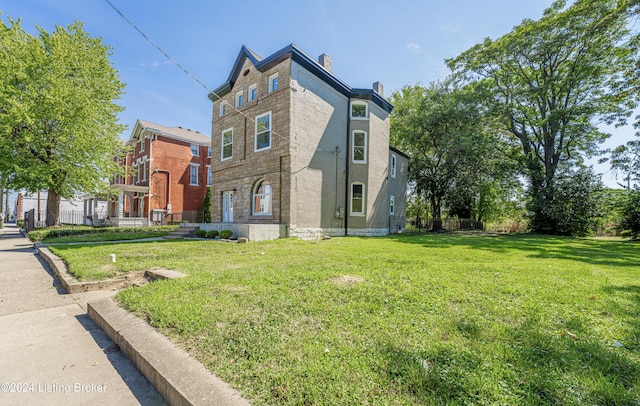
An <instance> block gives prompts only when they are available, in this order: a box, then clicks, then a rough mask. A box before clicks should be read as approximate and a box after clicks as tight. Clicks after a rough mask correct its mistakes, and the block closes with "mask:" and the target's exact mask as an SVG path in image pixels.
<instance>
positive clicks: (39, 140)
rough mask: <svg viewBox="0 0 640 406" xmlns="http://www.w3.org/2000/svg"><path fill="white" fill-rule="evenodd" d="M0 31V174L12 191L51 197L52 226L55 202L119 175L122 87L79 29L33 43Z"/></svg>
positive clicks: (17, 30) (105, 50)
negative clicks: (117, 160) (42, 193)
mask: <svg viewBox="0 0 640 406" xmlns="http://www.w3.org/2000/svg"><path fill="white" fill-rule="evenodd" d="M0 31H1V35H0V77H2V78H3V82H2V83H3V86H2V88H0V137H1V138H2V143H0V156H2V157H3V158H2V159H1V160H0V172H1V173H3V174H4V175H5V176H7V180H8V182H9V187H10V188H12V189H16V190H18V189H26V190H28V191H30V192H35V191H36V190H48V191H49V198H50V200H51V201H49V202H47V223H48V225H53V224H57V222H58V213H59V199H60V197H65V198H71V197H72V196H73V195H75V194H77V193H78V192H82V191H84V192H100V191H105V190H106V189H107V187H108V180H109V179H110V178H111V177H112V175H114V174H116V173H117V172H118V171H119V170H120V168H119V165H117V164H116V162H114V159H113V158H114V157H115V156H117V155H119V154H120V153H121V152H122V151H121V148H122V147H121V142H120V140H119V134H120V133H121V132H122V131H123V130H124V127H123V126H122V125H120V124H119V123H118V118H117V115H118V113H119V112H120V111H122V108H121V107H120V106H118V105H116V104H115V103H114V100H116V99H118V98H119V97H120V95H121V94H122V92H123V88H124V84H123V83H122V82H120V79H119V78H118V75H117V72H116V70H115V69H114V68H113V66H112V64H111V62H110V61H109V56H110V52H111V51H110V48H109V47H108V46H105V45H103V44H102V41H101V39H100V38H92V37H91V36H90V35H89V34H88V33H87V32H85V31H84V30H83V26H82V24H81V23H79V22H75V23H73V24H71V25H69V26H68V27H67V28H63V27H60V26H57V27H56V28H55V29H54V30H53V32H51V33H48V32H46V31H44V30H43V29H39V35H38V36H32V35H29V34H27V33H26V32H25V31H24V30H23V29H22V27H20V23H19V22H15V21H12V20H10V21H9V25H6V24H5V23H4V21H2V20H0ZM50 223H52V224H50Z"/></svg>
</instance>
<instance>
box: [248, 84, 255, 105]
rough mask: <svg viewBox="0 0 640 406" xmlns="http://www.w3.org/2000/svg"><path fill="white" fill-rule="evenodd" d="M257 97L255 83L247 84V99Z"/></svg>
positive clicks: (250, 99) (251, 99)
mask: <svg viewBox="0 0 640 406" xmlns="http://www.w3.org/2000/svg"><path fill="white" fill-rule="evenodd" d="M257 98H258V87H257V86H256V85H251V86H249V92H248V93H247V101H250V102H251V101H254V100H255V99H257Z"/></svg>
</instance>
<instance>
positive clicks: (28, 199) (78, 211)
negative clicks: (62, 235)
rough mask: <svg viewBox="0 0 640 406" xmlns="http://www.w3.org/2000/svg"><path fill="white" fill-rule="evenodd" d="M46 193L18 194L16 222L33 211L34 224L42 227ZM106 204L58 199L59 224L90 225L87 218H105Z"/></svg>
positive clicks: (78, 199)
mask: <svg viewBox="0 0 640 406" xmlns="http://www.w3.org/2000/svg"><path fill="white" fill-rule="evenodd" d="M48 196H49V194H48V192H47V191H44V190H43V191H41V192H36V193H27V192H19V193H18V195H17V197H16V201H15V208H14V211H15V213H16V215H17V219H18V220H24V218H25V212H28V211H30V210H34V220H35V224H36V225H37V226H38V227H40V226H43V225H44V223H45V222H46V220H47V197H48ZM106 212H107V204H106V202H104V201H102V202H99V201H97V200H85V199H80V198H74V199H60V223H62V224H91V218H89V217H88V216H95V217H100V218H104V217H106Z"/></svg>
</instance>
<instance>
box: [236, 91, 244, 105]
mask: <svg viewBox="0 0 640 406" xmlns="http://www.w3.org/2000/svg"><path fill="white" fill-rule="evenodd" d="M243 103H244V91H242V90H240V91H239V92H237V93H236V108H238V107H242V104H243Z"/></svg>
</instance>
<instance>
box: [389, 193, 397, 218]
mask: <svg viewBox="0 0 640 406" xmlns="http://www.w3.org/2000/svg"><path fill="white" fill-rule="evenodd" d="M389 214H391V215H393V214H396V197H395V196H394V195H391V197H390V198H389Z"/></svg>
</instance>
